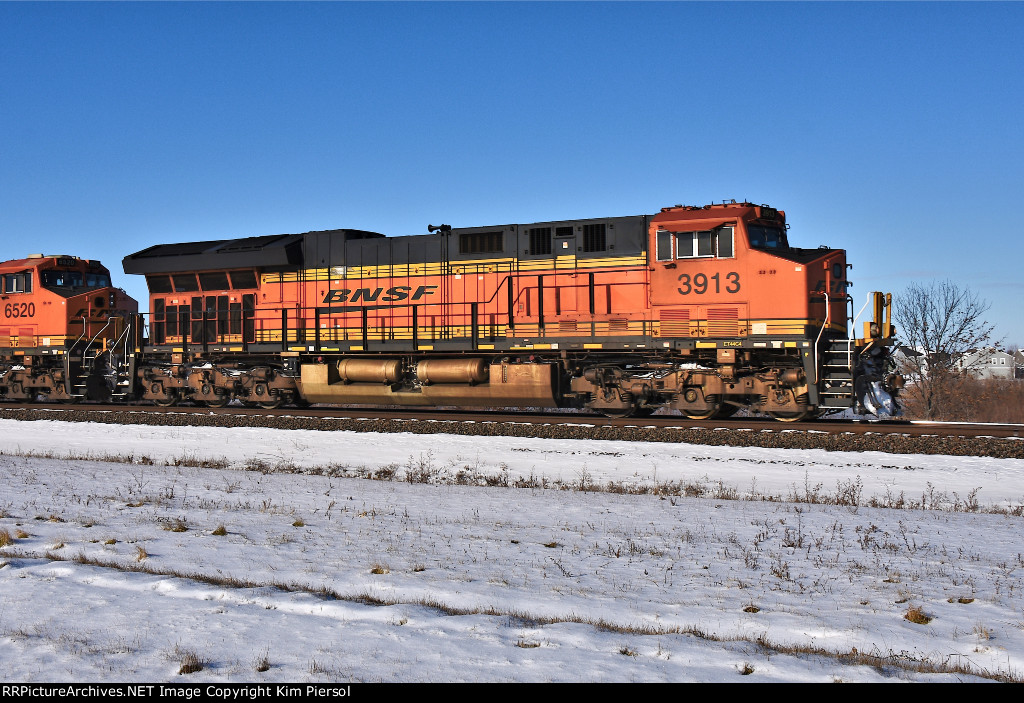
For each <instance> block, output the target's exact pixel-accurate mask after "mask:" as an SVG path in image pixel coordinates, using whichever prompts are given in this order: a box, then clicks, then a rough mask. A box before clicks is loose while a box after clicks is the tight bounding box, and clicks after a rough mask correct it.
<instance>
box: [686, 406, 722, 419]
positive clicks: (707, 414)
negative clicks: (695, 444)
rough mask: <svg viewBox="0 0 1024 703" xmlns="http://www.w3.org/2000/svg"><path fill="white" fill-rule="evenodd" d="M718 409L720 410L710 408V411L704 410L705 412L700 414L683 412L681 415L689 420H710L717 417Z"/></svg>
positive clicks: (690, 411)
mask: <svg viewBox="0 0 1024 703" xmlns="http://www.w3.org/2000/svg"><path fill="white" fill-rule="evenodd" d="M720 409H721V408H712V409H711V410H706V411H705V412H700V413H699V412H696V411H694V410H684V411H683V415H685V416H686V417H687V418H688V419H690V420H710V419H711V418H713V417H716V416H717V415H718V411H719V410H720Z"/></svg>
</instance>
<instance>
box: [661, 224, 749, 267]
mask: <svg viewBox="0 0 1024 703" xmlns="http://www.w3.org/2000/svg"><path fill="white" fill-rule="evenodd" d="M734 231H735V228H734V227H732V226H726V227H716V228H715V229H708V230H701V231H699V232H666V231H664V230H663V231H659V232H658V240H657V247H658V251H657V257H658V261H668V260H670V259H671V258H672V247H673V246H674V247H675V258H677V259H703V258H719V259H729V258H732V257H733V252H734V247H733V236H734Z"/></svg>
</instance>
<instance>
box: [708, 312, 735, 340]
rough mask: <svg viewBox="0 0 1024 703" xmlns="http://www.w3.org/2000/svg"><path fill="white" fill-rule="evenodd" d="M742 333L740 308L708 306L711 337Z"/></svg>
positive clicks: (731, 335) (709, 333)
mask: <svg viewBox="0 0 1024 703" xmlns="http://www.w3.org/2000/svg"><path fill="white" fill-rule="evenodd" d="M739 333H740V311H739V309H738V308H708V336H709V337H737V336H739Z"/></svg>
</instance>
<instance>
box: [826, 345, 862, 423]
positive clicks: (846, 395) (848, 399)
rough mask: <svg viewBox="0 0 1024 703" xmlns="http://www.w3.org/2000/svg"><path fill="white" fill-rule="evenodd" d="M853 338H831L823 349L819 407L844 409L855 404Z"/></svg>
mask: <svg viewBox="0 0 1024 703" xmlns="http://www.w3.org/2000/svg"><path fill="white" fill-rule="evenodd" d="M855 344H856V342H855V340H853V339H842V338H839V339H829V340H826V341H825V343H824V348H823V349H822V350H821V372H820V373H821V383H820V384H819V390H818V396H819V398H820V399H821V402H820V404H819V407H821V408H827V409H835V410H842V409H846V408H852V407H853V404H854V397H855V393H854V385H853V357H854V355H855V354H856V349H855V347H854V345H855Z"/></svg>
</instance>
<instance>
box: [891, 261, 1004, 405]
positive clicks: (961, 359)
mask: <svg viewBox="0 0 1024 703" xmlns="http://www.w3.org/2000/svg"><path fill="white" fill-rule="evenodd" d="M989 307H990V306H989V303H988V301H986V300H983V299H982V298H980V297H978V294H977V293H975V292H973V291H972V290H971V289H970V288H967V287H964V286H961V285H959V284H957V283H955V282H953V281H950V280H945V281H932V282H931V283H928V284H920V283H912V284H910V286H908V287H907V289H906V290H905V291H904V292H903V293H902V294H901V295H900V296H899V297H898V298H897V299H896V305H895V308H894V311H893V318H894V321H895V323H896V332H897V334H898V335H899V338H900V340H901V341H902V342H903V344H905V345H906V347H908V348H909V349H908V352H907V353H906V354H905V355H904V357H903V363H902V365H903V369H902V370H903V372H904V374H906V375H907V376H909V378H908V380H909V381H910V384H909V385H908V386H907V388H906V390H905V391H904V393H903V396H904V398H905V400H906V401H909V402H908V403H907V405H910V406H915V407H916V408H917V409H918V411H919V413H920V414H921V415H923V416H924V417H925V418H927V419H929V420H933V419H938V417H939V416H940V415H947V411H949V410H951V409H952V407H951V406H952V405H953V404H954V403H955V402H956V398H955V396H956V392H955V389H956V387H958V385H959V384H958V383H957V382H958V381H959V380H960V379H961V378H962V377H963V376H964V375H965V374H967V373H969V372H970V371H971V370H972V368H971V367H972V366H973V365H974V364H976V363H977V362H980V361H981V359H982V358H983V355H974V357H973V358H974V360H975V362H974V364H972V363H971V362H970V361H969V359H970V358H971V357H969V356H968V355H967V352H970V351H976V350H991V349H994V343H993V341H992V332H993V330H994V326H993V325H991V324H989V323H988V321H986V320H985V318H984V316H985V313H986V312H987V311H988V309H989ZM947 416H948V415H947Z"/></svg>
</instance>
